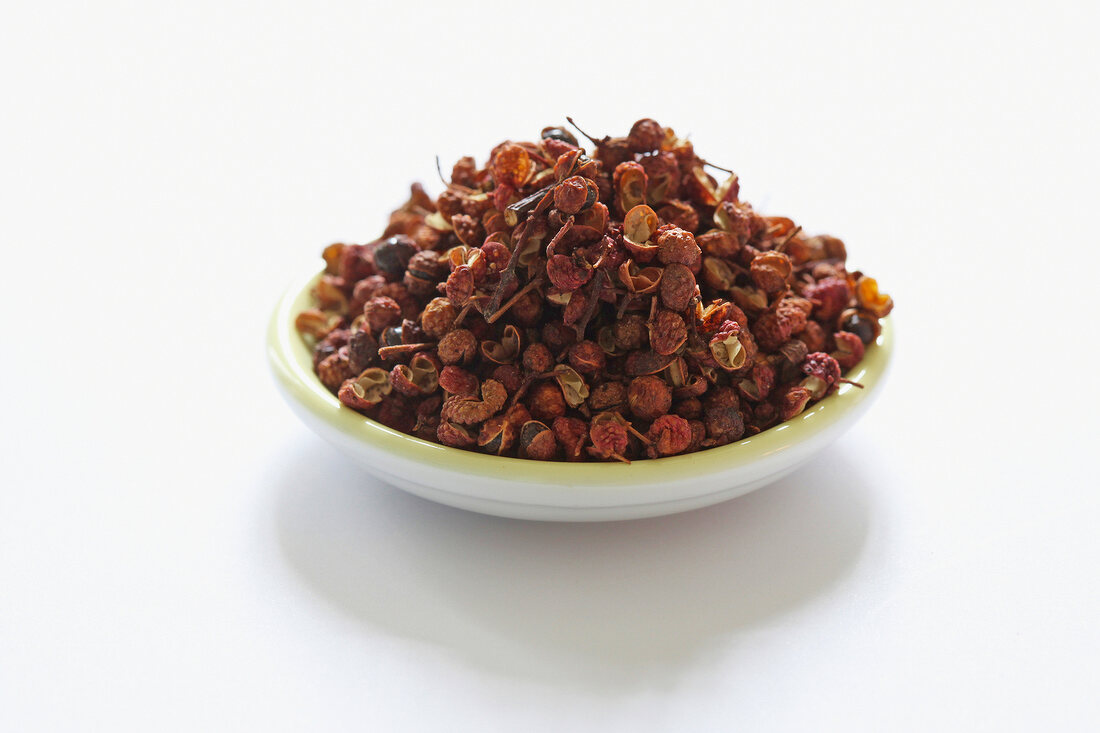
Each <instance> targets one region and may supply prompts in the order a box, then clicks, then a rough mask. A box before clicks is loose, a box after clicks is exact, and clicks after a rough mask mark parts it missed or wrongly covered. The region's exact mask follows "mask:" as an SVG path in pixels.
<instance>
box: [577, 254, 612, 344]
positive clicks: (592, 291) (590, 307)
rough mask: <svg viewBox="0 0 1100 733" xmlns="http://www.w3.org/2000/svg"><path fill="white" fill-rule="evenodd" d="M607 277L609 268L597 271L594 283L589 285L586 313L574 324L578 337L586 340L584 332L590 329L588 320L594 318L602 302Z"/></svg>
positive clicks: (593, 279)
mask: <svg viewBox="0 0 1100 733" xmlns="http://www.w3.org/2000/svg"><path fill="white" fill-rule="evenodd" d="M606 279H607V270H600V271H598V272H597V273H596V277H594V278H592V285H590V286H589V294H588V303H586V304H585V306H584V313H583V314H582V315H581V317H580V318H579V319H578V320H577V322H576V323H575V324H573V330H574V331H576V332H577V338H579V339H581V340H582V341H583V340H584V332H585V331H587V330H588V322H589V321H590V320H592V315H593V314H594V313H595V312H596V308H597V306H599V304H600V289H601V288H602V287H603V281H604V280H606Z"/></svg>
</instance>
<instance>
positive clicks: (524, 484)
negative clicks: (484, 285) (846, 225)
mask: <svg viewBox="0 0 1100 733" xmlns="http://www.w3.org/2000/svg"><path fill="white" fill-rule="evenodd" d="M320 274H321V273H320V272H317V271H313V272H310V273H309V274H308V275H306V276H304V277H302V278H301V279H300V280H299V281H298V282H297V283H295V284H294V285H293V286H292V287H291V288H290V289H289V290H288V291H287V293H286V294H285V295H284V296H283V298H282V299H281V300H280V301H279V304H278V306H277V307H276V308H275V313H274V314H273V315H272V317H271V323H270V326H269V328H268V338H267V354H268V360H269V361H270V364H271V369H272V371H273V372H274V374H275V381H276V384H277V385H278V386H279V388H280V390H281V391H282V393H283V396H284V397H285V398H286V400H287V402H288V404H289V405H290V406H291V408H292V409H293V410H294V411H295V412H296V413H297V414H298V416H299V417H300V418H301V419H302V421H303V422H305V423H306V425H308V426H309V427H310V428H311V429H312V430H314V431H315V432H316V433H317V434H318V435H320V436H321V437H322V438H324V439H325V440H327V441H329V442H330V443H332V444H333V445H335V446H336V447H337V448H339V449H340V450H341V451H342V452H344V453H345V454H347V455H348V456H349V457H350V458H352V459H353V460H355V461H356V462H358V463H360V464H361V465H362V466H363V467H364V468H365V469H366V470H367V471H368V472H369V473H371V474H373V475H374V476H376V477H377V478H379V479H381V480H382V481H384V482H385V483H388V484H392V485H393V486H396V487H398V488H401V489H404V490H406V491H409V492H411V493H413V494H417V495H418V496H422V497H424V498H426V499H430V500H432V501H437V502H441V503H443V504H449V505H451V506H455V507H460V508H462V509H468V510H471V511H475V512H482V513H484V514H495V515H498V516H504V517H517V518H521V519H539V520H554V521H602V520H613V519H634V518H639V517H652V516H658V515H662V514H672V513H675V512H682V511H687V510H689V509H696V508H698V507H703V506H708V505H711V504H717V503H718V502H722V501H726V500H727V499H732V498H734V497H737V496H741V495H742V494H746V493H748V492H749V491H752V490H753V489H757V488H760V487H761V486H765V485H767V484H768V483H771V482H773V481H775V480H777V479H779V478H781V477H783V476H785V475H786V474H788V473H790V472H791V471H793V470H795V469H796V468H798V467H799V466H800V465H802V464H803V463H804V462H806V461H807V460H808V459H809V458H811V457H812V456H813V455H814V454H816V453H817V452H818V451H820V450H822V449H823V448H825V447H826V446H827V445H829V444H830V443H831V442H832V441H833V440H835V439H836V438H837V437H838V436H839V435H840V434H841V433H843V432H844V430H846V429H847V428H848V427H849V426H851V425H852V423H854V422H855V421H856V420H857V419H858V418H859V416H860V415H862V414H863V413H864V411H865V410H866V409H867V408H868V407H869V406H870V404H871V402H872V400H873V399H874V397H875V396H876V394H877V393H878V391H879V390H880V389H881V388H882V383H883V380H884V377H885V375H886V370H887V366H888V364H889V360H890V354H891V351H892V347H893V330H892V323H891V319H890V318H886V319H884V320H883V323H882V326H883V327H882V334H881V335H880V336H879V338H878V339H877V341H876V343H874V344H872V345H871V346H869V347H868V349H867V354H866V356H865V357H864V359H863V361H862V362H861V363H860V364H859V365H858V366H856V368H855V369H853V370H852V371H851V373H850V374H848V375H847V376H848V378H849V379H852V380H854V381H857V382H860V383H862V384H863V385H864V386H865V388H864V389H858V388H856V387H854V386H852V385H848V384H843V385H841V387H840V389H839V391H838V392H837V393H835V394H833V395H831V396H829V397H827V398H825V399H824V400H821V401H820V402H818V403H817V404H815V405H813V406H812V407H810V408H809V409H808V410H806V411H805V412H804V413H802V414H801V415H799V416H797V417H796V418H794V419H793V420H789V421H787V422H785V423H782V424H780V425H777V426H776V427H774V428H771V429H770V430H766V431H764V432H762V433H760V434H758V435H754V436H752V437H751V438H746V439H744V440H741V441H738V442H737V443H732V444H730V445H727V446H722V447H720V448H712V449H709V450H703V451H699V452H696V453H691V454H688V455H682V456H671V457H668V458H658V459H653V460H640V461H634V462H633V463H631V464H629V465H626V464H622V463H596V462H593V463H565V462H543V461H532V460H526V459H519V458H502V457H499V456H491V455H485V454H482V453H474V452H471V451H465V450H459V449H457V448H449V447H447V446H443V445H439V444H437V443H431V442H428V441H425V440H421V439H419V438H415V437H412V436H410V435H406V434H405V433H401V432H398V431H396V430H392V429H390V428H388V427H386V426H384V425H382V424H380V423H377V422H375V421H373V420H370V419H368V418H365V417H363V416H362V415H360V414H358V413H356V412H355V411H353V410H349V409H347V408H345V407H343V406H342V405H341V404H340V402H339V401H338V400H337V399H336V397H335V396H334V395H332V394H331V393H330V392H329V391H328V390H326V389H325V388H324V386H323V385H322V384H321V383H320V381H319V380H318V379H317V377H316V375H315V374H314V373H313V367H312V359H311V356H310V350H309V348H308V347H307V346H306V344H305V343H304V342H303V341H302V339H301V338H300V336H299V335H298V333H297V331H296V330H295V328H294V318H295V316H296V315H297V314H298V313H299V312H301V311H302V310H304V309H306V308H308V307H310V305H311V303H310V290H311V288H312V287H313V285H314V283H315V282H316V281H317V280H318V278H319V277H320Z"/></svg>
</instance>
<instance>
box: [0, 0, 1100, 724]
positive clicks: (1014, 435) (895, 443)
mask: <svg viewBox="0 0 1100 733" xmlns="http://www.w3.org/2000/svg"><path fill="white" fill-rule="evenodd" d="M98 5H99V6H100V7H99V9H95V10H93V9H89V8H94V7H96V4H93V5H91V6H85V5H83V4H81V5H75V4H74V5H73V6H71V7H57V8H53V9H47V8H41V7H39V6H37V5H35V6H32V4H29V3H28V4H24V5H19V6H17V7H15V8H12V7H10V6H9V7H8V8H7V9H6V11H5V13H4V20H3V23H0V62H2V68H3V69H4V72H3V74H0V99H2V100H3V113H2V115H0V177H2V185H0V226H2V235H0V248H2V257H3V259H2V263H3V264H2V266H0V280H2V287H0V305H2V309H0V313H2V314H3V316H2V318H3V331H4V336H5V339H4V344H5V346H4V347H3V349H2V353H3V370H4V371H3V376H4V379H3V380H2V381H0V445H2V446H3V449H2V450H3V456H2V462H0V729H2V730H5V731H33V730H90V729H94V730H109V731H120V730H143V731H144V730H246V729H247V730H264V731H271V730H325V731H330V730H378V731H391V730H413V731H419V730H448V731H454V730H471V731H482V730H524V731H563V730H569V731H618V730H629V731H642V730H645V731H649V730H674V731H687V730H691V731H694V730H707V731H709V730H733V729H737V730H792V731H796V730H797V731H804V730H866V731H873V730H884V729H889V730H932V729H938V730H945V729H954V730H967V731H982V730H998V731H1003V730H1035V729H1044V730H1083V729H1086V728H1089V727H1092V728H1095V726H1096V721H1097V719H1098V716H1100V707H1098V703H1097V701H1096V696H1095V690H1096V683H1097V661H1096V660H1097V659H1098V656H1100V631H1098V629H1097V623H1096V621H1097V618H1098V617H1100V596H1098V583H1097V569H1096V568H1097V565H1096V558H1097V557H1098V556H1100V532H1098V531H1097V521H1098V514H1100V512H1098V510H1100V500H1098V498H1097V483H1098V482H1097V470H1096V466H1095V461H1096V457H1095V452H1096V451H1095V446H1094V444H1095V441H1096V438H1097V435H1098V434H1100V429H1098V428H1100V426H1098V424H1097V418H1096V414H1097V412H1096V408H1097V399H1096V390H1095V387H1094V382H1095V379H1094V375H1093V368H1094V366H1095V364H1096V363H1097V362H1096V361H1095V359H1094V358H1093V356H1092V352H1093V351H1094V349H1092V348H1091V347H1092V345H1093V344H1094V342H1095V340H1096V336H1095V333H1094V331H1095V325H1094V324H1095V322H1096V316H1097V308H1096V304H1095V296H1094V295H1092V293H1093V292H1094V291H1095V286H1094V285H1093V283H1092V279H1093V278H1095V277H1096V274H1097V272H1098V271H1100V270H1098V268H1097V265H1098V264H1100V263H1098V262H1097V254H1096V252H1097V245H1096V243H1095V241H1094V240H1095V233H1094V229H1095V226H1094V221H1093V219H1094V217H1095V213H1096V202H1097V200H1100V199H1098V193H1100V192H1098V191H1097V184H1096V170H1097V166H1096V163H1097V152H1098V150H1097V147H1098V143H1097V136H1096V130H1097V129H1098V123H1100V119H1098V112H1097V106H1096V91H1095V90H1096V88H1097V82H1098V78H1097V77H1098V72H1097V69H1098V65H1097V58H1096V51H1095V47H1094V42H1095V37H1096V34H1097V23H1096V17H1095V8H1094V7H1093V6H1090V5H1089V4H1087V3H1078V4H1073V5H1070V4H1065V5H1062V4H1057V3H1044V4H1042V5H1041V7H1040V9H1039V10H1035V11H1033V12H1030V13H1026V14H1025V13H1019V12H1015V11H1013V12H1008V11H1004V10H996V11H994V10H993V8H995V7H1000V5H994V4H990V9H989V10H980V9H971V8H968V7H965V6H963V5H962V4H958V3H953V4H950V5H945V6H944V7H941V8H931V7H928V6H927V5H920V6H913V5H912V4H910V5H908V6H906V9H904V10H903V9H898V10H890V9H887V8H886V7H882V6H879V5H872V4H868V5H867V6H866V7H863V8H848V9H843V10H838V9H835V8H828V9H826V8H821V9H817V10H813V9H810V8H802V9H798V10H795V9H791V10H789V11H783V12H781V13H779V12H777V11H770V10H767V9H765V4H763V3H760V4H754V5H752V6H750V7H748V8H745V9H741V10H737V11H732V10H731V11H716V10H714V9H713V7H714V5H713V4H707V6H702V7H692V6H691V4H689V3H680V4H677V6H676V8H675V11H674V12H672V13H671V16H670V15H669V13H670V11H668V10H667V9H666V10H659V9H656V8H654V9H649V10H647V9H646V8H644V7H642V6H639V5H636V4H635V5H632V7H633V8H634V9H633V10H630V11H618V12H617V13H615V14H614V17H613V18H612V17H608V16H606V15H604V16H591V15H589V14H588V12H587V11H586V12H585V13H584V14H580V13H578V9H579V6H578V7H571V6H569V4H568V3H552V4H545V3H544V4H542V5H540V8H541V9H540V11H539V13H540V15H539V17H538V18H537V19H536V18H524V17H523V14H522V13H521V12H520V11H519V10H518V9H517V7H518V6H513V5H509V6H504V9H506V12H502V13H500V14H497V15H484V14H479V15H476V16H474V15H472V14H468V13H469V12H470V11H468V10H467V9H466V7H465V5H464V4H449V5H447V6H444V7H439V8H413V7H409V8H407V9H403V10H402V9H398V5H399V4H398V3H391V4H387V5H386V6H385V7H384V8H381V9H377V10H368V9H366V8H361V9H345V10H342V11H341V10H337V9H332V8H329V7H325V8H321V9H316V10H309V11H307V10H304V9H302V10H296V11H291V10H287V9H285V8H282V7H266V6H261V5H260V4H256V5H255V6H253V7H248V6H245V5H239V4H237V5H233V6H232V7H231V6H229V5H227V4H224V3H217V4H215V3H189V4H179V5H177V6H176V7H172V8H168V7H161V8H159V9H158V8H157V7H155V6H149V7H147V6H145V5H143V4H133V5H128V6H123V5H115V6H113V7H106V5H105V4H98ZM884 5H885V4H884ZM1033 7H1034V6H1033ZM689 26H690V28H691V29H692V30H693V31H694V32H696V33H699V34H701V37H699V38H698V40H691V38H692V37H691V36H689V35H688V32H689ZM552 27H557V28H560V29H561V30H560V31H558V32H552V31H551V30H550V29H551V28H552ZM666 44H682V45H681V46H680V47H678V48H675V49H673V48H669V47H668V46H667V45H666ZM647 54H652V56H647ZM594 72H599V74H600V76H599V77H598V79H596V80H593V79H592V78H591V77H590V76H589V74H592V73H594ZM565 114H572V115H574V116H575V117H576V119H577V120H578V121H579V122H580V123H581V124H582V125H584V126H585V127H586V129H589V130H591V131H604V130H610V131H616V130H625V129H626V128H627V127H628V126H629V124H630V123H631V122H632V121H633V119H634V118H636V117H637V116H641V115H652V116H654V117H656V118H658V119H659V120H661V121H663V122H665V123H666V124H670V125H673V126H674V127H675V128H676V129H677V130H678V131H683V132H688V131H690V132H691V133H692V134H693V137H694V139H695V140H696V142H697V144H698V146H699V149H700V150H701V151H703V152H704V153H705V154H706V155H707V156H708V157H710V158H713V159H714V160H715V161H717V162H720V163H722V164H725V165H730V166H733V167H734V168H735V169H736V170H737V171H738V172H739V173H740V174H741V176H742V180H743V182H744V187H743V189H742V190H743V193H744V195H745V197H746V198H748V199H749V200H751V201H754V202H758V203H763V204H764V208H765V209H766V210H767V211H770V212H776V213H785V214H790V215H792V216H794V217H795V218H796V219H797V220H798V221H799V222H800V223H802V224H804V225H805V226H806V227H807V229H809V230H811V231H829V232H833V233H836V234H839V235H841V236H842V237H843V238H844V239H845V240H846V241H847V242H848V245H849V248H850V251H851V252H852V255H853V256H852V260H853V262H854V263H855V264H857V265H858V266H861V267H863V268H864V269H866V270H867V271H868V272H871V273H873V274H874V275H876V276H877V277H878V278H879V280H880V282H881V283H882V284H883V287H884V289H886V290H887V291H888V292H890V293H891V294H892V295H893V296H894V298H895V300H896V301H897V303H898V310H897V316H896V317H897V327H898V334H899V344H898V351H897V354H896V356H897V360H896V362H895V368H894V371H893V374H892V375H891V382H890V384H889V385H888V386H887V390H886V391H885V393H884V394H883V396H882V398H881V400H880V401H879V402H878V403H877V404H876V405H875V406H874V408H873V409H872V410H871V412H870V413H869V414H868V415H867V417H866V418H865V420H864V421H863V422H861V423H860V424H859V425H858V426H857V427H856V428H855V429H853V430H852V431H851V432H850V433H848V434H847V435H846V436H844V437H843V438H842V439H841V441H840V442H839V443H838V444H837V445H836V448H835V450H834V451H833V452H832V453H831V454H829V455H827V456H825V457H822V458H820V459H818V460H815V461H814V462H812V463H811V464H810V465H809V466H808V467H807V468H805V469H803V470H801V471H799V472H798V473H796V474H794V475H793V476H791V477H790V478H788V479H786V480H784V481H783V482H781V484H779V485H777V486H773V487H771V488H767V489H762V490H760V491H758V492H755V493H753V494H750V495H748V496H746V497H743V498H741V499H737V500H735V501H733V502H730V503H727V504H724V505H722V506H719V507H716V508H713V509H704V510H701V511H697V512H694V513H690V514H686V515H680V516H673V517H668V518H664V519H654V520H643V521H638V522H633V523H624V524H618V525H610V526H604V525H589V526H579V525H556V526H554V525H538V524H528V523H523V522H518V521H507V520H499V519H492V518H488V517H482V516H476V515H473V514H466V513H463V512H461V511H457V510H452V509H448V508H445V507H441V506H436V505H433V504H430V503H428V502H425V501H421V500H418V499H415V498H413V497H410V496H407V495H405V494H403V493H401V492H398V491H395V490H390V489H386V488H383V487H379V486H375V485H373V484H372V483H371V482H370V480H368V479H367V478H366V477H365V476H364V474H362V473H361V472H360V471H359V470H358V469H356V468H355V467H354V466H352V465H351V464H350V463H349V462H347V461H345V460H344V459H342V458H341V457H340V456H339V454H338V453H337V452H336V451H335V450H334V449H331V448H329V447H328V446H327V445H325V444H324V443H322V442H321V441H320V439H318V438H316V437H314V436H313V435H312V434H311V433H310V432H308V430H307V429H306V428H304V427H303V426H301V425H300V424H299V423H298V421H297V419H296V418H295V417H294V416H293V415H292V414H291V413H290V411H289V410H288V409H287V408H286V406H285V405H284V404H282V402H281V400H280V399H279V398H278V397H277V395H276V393H275V390H274V387H273V386H272V384H271V381H270V378H269V377H268V376H267V373H266V367H265V365H264V362H263V354H262V343H263V331H264V325H265V324H264V320H265V317H266V315H267V313H268V311H269V309H270V308H271V307H272V304H273V302H274V300H275V298H276V297H277V296H278V294H279V293H280V291H281V290H282V288H283V287H284V285H285V284H286V283H287V282H288V280H289V279H290V278H291V277H292V276H293V274H294V273H296V272H298V271H299V269H298V268H300V267H301V265H302V264H303V262H304V261H308V260H309V259H310V258H311V257H313V256H314V255H315V253H316V252H317V251H318V250H319V248H320V247H321V246H322V245H324V244H326V243H328V242H329V241H332V240H337V239H342V238H349V239H360V240H361V239H365V238H367V237H370V236H372V235H374V234H375V233H376V232H377V231H379V229H380V228H381V226H382V223H383V218H384V215H385V213H386V211H388V209H389V208H391V207H392V206H394V205H396V204H398V203H400V202H401V200H402V199H403V195H404V190H403V189H404V186H405V184H406V182H407V181H408V180H409V179H411V178H414V177H419V178H421V179H423V180H425V181H426V182H427V183H428V184H429V185H432V180H433V178H432V175H433V167H434V163H433V155H434V154H435V153H439V154H440V156H441V157H442V159H443V160H444V161H451V160H453V159H454V158H455V157H456V156H457V155H459V154H462V153H464V152H471V153H474V154H477V155H480V156H484V155H485V153H486V152H487V150H488V149H489V147H490V146H491V145H492V144H493V143H495V142H496V141H498V140H499V139H501V138H503V137H506V136H512V137H522V136H528V135H533V134H536V133H537V131H538V129H539V128H540V127H541V126H543V125H545V124H549V123H551V122H555V121H559V120H561V118H562V117H564V115H565Z"/></svg>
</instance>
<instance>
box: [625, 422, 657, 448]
mask: <svg viewBox="0 0 1100 733" xmlns="http://www.w3.org/2000/svg"><path fill="white" fill-rule="evenodd" d="M626 429H627V430H628V431H629V432H630V434H631V435H633V436H634V437H635V438H637V439H638V440H640V441H642V442H643V443H645V444H646V445H653V441H652V440H650V439H649V438H647V437H645V436H644V435H642V434H641V433H639V432H638V431H637V430H635V429H634V426H633V425H631V424H630V423H627V424H626Z"/></svg>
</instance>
